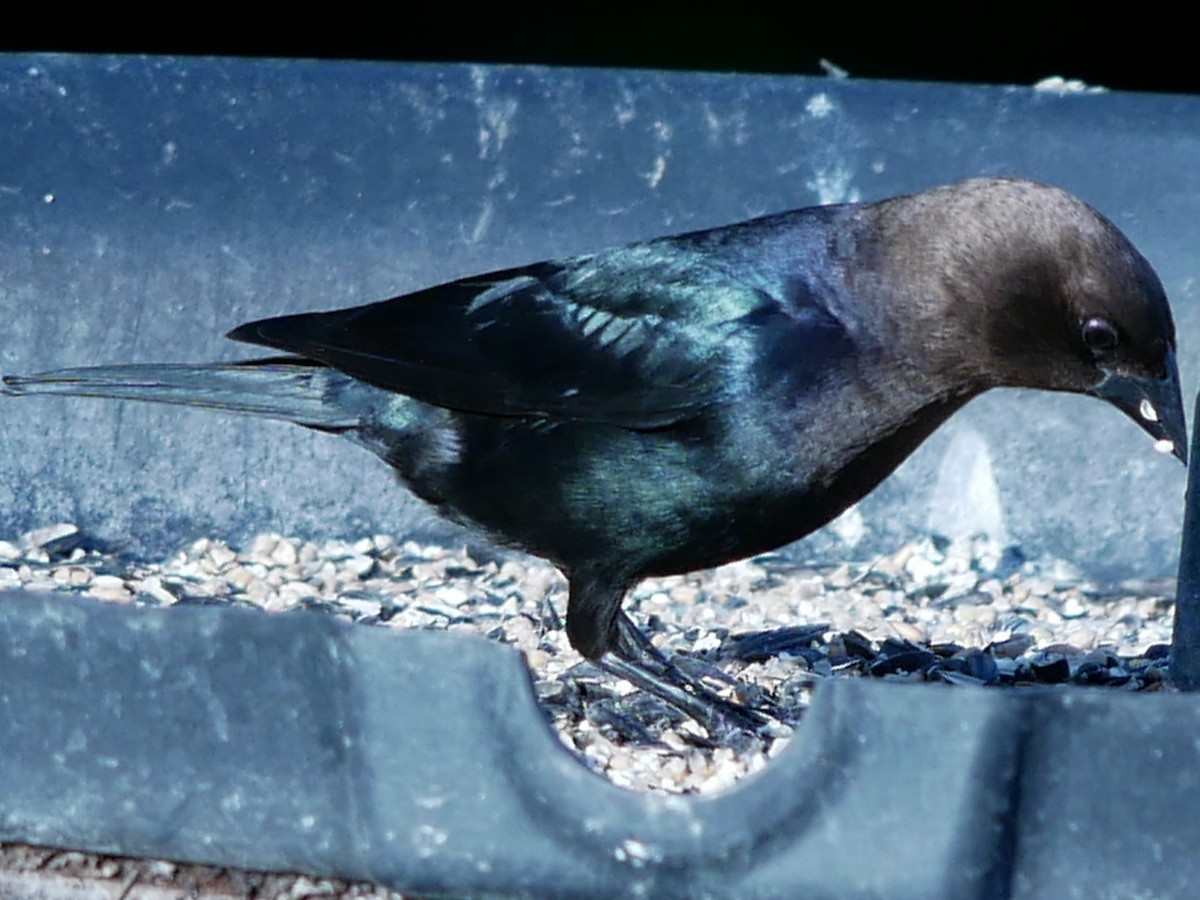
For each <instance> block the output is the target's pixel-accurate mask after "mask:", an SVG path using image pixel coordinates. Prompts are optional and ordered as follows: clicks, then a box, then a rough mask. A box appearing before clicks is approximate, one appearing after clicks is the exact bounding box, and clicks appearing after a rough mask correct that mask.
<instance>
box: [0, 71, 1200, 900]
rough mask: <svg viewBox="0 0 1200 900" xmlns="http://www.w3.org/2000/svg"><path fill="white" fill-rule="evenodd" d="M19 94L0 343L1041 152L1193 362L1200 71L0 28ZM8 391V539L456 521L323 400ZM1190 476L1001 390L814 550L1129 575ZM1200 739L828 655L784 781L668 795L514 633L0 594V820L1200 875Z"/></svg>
mask: <svg viewBox="0 0 1200 900" xmlns="http://www.w3.org/2000/svg"><path fill="white" fill-rule="evenodd" d="M0 85H3V87H2V88H0V134H3V135H4V141H3V142H0V240H2V243H0V247H3V254H4V257H3V263H2V264H0V309H2V311H3V315H4V317H5V323H6V327H5V339H4V341H3V346H2V348H0V362H2V363H3V366H2V368H3V370H4V371H8V372H25V371H36V370H44V369H49V368H55V367H61V366H79V365H92V364H102V363H109V362H131V361H181V362H186V361H207V360H211V359H217V358H224V359H235V358H240V357H242V356H245V355H248V354H247V353H246V349H245V348H240V347H237V346H235V345H232V344H230V343H228V342H225V341H223V340H222V338H221V335H222V334H223V333H224V332H225V331H226V330H227V329H229V328H230V327H232V326H234V325H236V324H238V323H240V322H242V321H245V320H247V319H250V318H254V317H259V316H268V315H273V314H278V313H284V312H289V311H299V310H305V309H319V308H332V307H338V306H346V305H351V304H355V303H365V302H368V301H371V300H377V299H382V298H384V297H387V296H391V295H394V294H398V293H402V292H404V291H408V290H412V289H415V288H418V287H422V286H425V285H429V284H433V283H435V282H439V281H444V280H448V279H452V278H455V277H457V276H462V275H468V274H472V273H475V272H480V271H485V270H489V269H496V268H501V267H507V266H512V265H517V264H520V263H525V262H531V261H535V260H539V259H543V258H548V257H555V256H561V255H565V254H569V253H575V252H582V251H587V250H591V249H595V248H598V247H601V246H605V245H608V244H612V243H617V242H622V241H628V240H634V239H638V238H646V237H650V236H655V235H661V234H666V233H671V232H677V231H683V230H687V229H694V228H698V227H702V226H706V225H717V224H722V223H726V222H730V221H734V220H738V219H743V218H747V217H749V216H753V215H756V214H759V213H765V212H768V211H772V210H780V209H786V208H792V207H797V206H805V205H811V204H814V203H828V202H837V201H843V200H857V199H863V200H868V199H873V198H879V197H883V196H887V195H891V194H896V193H901V192H907V191H913V190H918V189H921V188H925V187H928V186H931V185H934V184H937V183H943V182H948V181H953V180H956V179H959V178H964V177H968V176H974V175H980V174H1014V175H1021V176H1026V177H1032V178H1036V179H1041V180H1044V181H1048V182H1052V183H1055V184H1058V185H1061V186H1063V187H1065V188H1067V189H1069V190H1071V191H1073V192H1075V193H1077V194H1079V195H1080V196H1082V197H1083V198H1084V199H1086V200H1088V201H1089V202H1091V203H1092V204H1093V205H1094V206H1096V207H1097V208H1099V209H1100V210H1101V211H1102V212H1104V213H1105V214H1106V215H1108V216H1109V217H1110V218H1111V219H1113V220H1114V221H1115V222H1116V223H1117V225H1118V226H1119V227H1120V228H1121V229H1122V230H1124V231H1125V232H1126V233H1127V234H1128V235H1129V236H1130V237H1131V238H1132V239H1133V241H1134V242H1135V243H1136V244H1137V245H1138V247H1139V248H1140V249H1141V250H1142V251H1143V253H1144V254H1145V255H1146V256H1147V257H1148V258H1149V259H1150V260H1151V262H1152V263H1153V264H1154V266H1155V267H1156V268H1157V270H1158V272H1159V273H1160V275H1161V276H1162V278H1163V281H1164V283H1165V285H1166V287H1167V291H1168V293H1169V294H1170V296H1171V298H1172V301H1173V304H1174V309H1175V313H1176V320H1177V324H1178V326H1179V331H1180V336H1181V346H1180V367H1181V370H1182V374H1183V381H1184V388H1185V392H1187V393H1188V394H1189V395H1190V394H1191V392H1192V391H1193V390H1194V385H1195V378H1196V374H1197V354H1198V353H1200V350H1197V346H1196V344H1195V343H1194V342H1193V341H1192V340H1191V336H1192V335H1194V334H1195V333H1196V330H1197V325H1200V321H1198V319H1200V309H1198V307H1197V302H1196V291H1197V287H1196V285H1197V283H1198V276H1200V263H1198V262H1197V257H1196V254H1195V252H1194V248H1195V247H1196V246H1197V245H1198V244H1200V240H1198V238H1200V235H1198V234H1197V232H1198V231H1200V167H1198V166H1196V165H1195V161H1196V160H1197V159H1198V158H1200V100H1196V99H1192V98H1185V97H1169V96H1135V95H1128V94H1125V95H1122V94H1109V93H1081V94H1065V95H1063V94H1058V93H1052V92H1039V91H1035V90H1032V89H1030V88H980V87H966V86H932V85H920V84H891V83H875V82H857V81H853V80H849V81H846V80H827V79H810V78H778V77H765V76H736V75H697V74H659V73H652V72H612V71H599V70H593V71H570V70H565V71H564V70H550V69H535V68H482V67H466V66H461V67H460V66H397V65H372V64H361V63H345V64H343V63H310V62H250V61H228V60H176V59H152V60H146V59H127V58H118V59H113V58H101V57H40V56H39V57H32V56H23V57H5V58H0ZM2 406H3V410H4V423H5V428H4V429H3V431H2V432H0V442H2V444H3V447H2V452H0V517H2V518H3V522H2V524H3V532H4V533H8V534H10V535H12V534H15V533H18V532H20V531H22V530H25V529H28V528H31V527H34V526H36V525H42V524H46V523H48V522H52V521H55V520H60V519H69V520H72V521H75V522H78V523H79V524H80V525H81V526H82V527H84V528H85V529H86V530H87V531H88V532H89V533H90V534H92V535H95V536H96V537H98V538H101V539H104V540H108V541H111V542H113V543H117V544H121V545H124V546H125V547H126V548H127V549H128V551H129V552H131V553H150V552H157V551H162V550H164V549H169V548H174V547H177V546H178V545H180V544H182V543H184V542H185V541H187V540H189V539H191V538H193V537H196V536H199V535H202V534H217V535H220V536H223V537H227V538H229V539H232V540H240V539H242V538H244V537H246V536H248V535H250V534H252V533H255V532H258V531H263V530H279V531H284V532H288V533H293V534H297V535H300V536H303V537H345V536H350V535H358V534H361V533H362V532H363V531H384V532H391V533H398V534H404V535H406V536H419V537H430V536H437V537H443V538H445V537H447V536H450V535H451V534H452V532H451V530H450V527H449V526H447V525H445V524H444V523H441V522H440V521H439V520H437V519H435V518H433V517H432V516H431V514H430V513H429V512H428V511H427V510H426V509H425V508H424V507H423V506H422V505H421V504H419V503H418V502H417V501H416V500H414V499H413V498H411V497H409V496H407V495H406V494H405V493H404V492H403V491H402V490H401V489H400V488H399V487H390V488H389V489H387V490H381V489H380V485H382V484H389V485H390V484H391V482H392V479H391V477H390V474H389V473H388V472H387V470H386V468H385V467H384V465H383V464H382V463H381V462H379V461H378V460H376V459H374V458H372V457H370V456H369V455H367V454H365V453H363V452H362V451H361V450H358V449H356V448H354V447H352V446H350V445H348V444H345V443H343V442H340V441H338V440H336V439H333V438H330V437H327V436H323V435H317V434H312V433H309V432H306V431H303V430H301V429H298V428H295V427H290V426H286V425H282V424H276V423H270V422H261V421H250V420H243V419H237V418H223V417H220V416H216V415H213V414H211V413H208V412H200V411H189V410H182V409H168V408H161V407H153V406H139V405H135V404H121V403H112V402H99V401H89V400H77V401H76V400H51V399H41V400H38V401H36V402H34V401H12V402H4V403H3V404H2ZM1183 484H1184V472H1183V469H1182V468H1181V467H1180V466H1179V465H1178V463H1176V462H1175V461H1174V460H1172V459H1170V458H1167V457H1160V456H1157V455H1155V454H1153V452H1152V451H1151V448H1150V446H1149V444H1148V442H1147V441H1146V438H1145V436H1144V435H1143V434H1141V432H1140V431H1139V430H1138V429H1137V428H1136V426H1134V425H1133V424H1132V423H1130V422H1128V421H1126V420H1124V419H1122V418H1121V417H1120V416H1118V415H1116V414H1114V413H1113V411H1112V410H1111V409H1108V408H1105V407H1104V406H1103V405H1102V404H1100V403H1097V402H1095V401H1090V400H1087V399H1084V398H1078V397H1067V396H1048V395H1035V394H1029V393H1022V392H1017V391H1010V392H995V393H993V394H991V395H989V396H986V397H984V398H982V399H980V400H978V401H975V402H973V403H972V404H970V405H969V407H968V408H967V409H965V410H964V411H963V412H961V413H960V414H958V415H957V416H955V417H954V419H953V420H952V421H951V422H950V423H949V424H948V425H947V426H946V427H945V428H943V429H942V430H941V431H940V432H939V433H938V434H937V435H935V437H934V438H933V439H932V440H930V441H929V442H928V444H927V445H926V446H925V447H924V448H922V450H921V451H919V452H918V453H917V455H916V456H915V457H914V458H913V459H912V460H910V461H909V462H908V463H906V464H905V465H904V466H903V467H902V468H901V470H900V471H899V472H897V473H896V475H895V476H894V477H893V478H891V479H890V480H889V481H888V482H886V483H885V484H884V485H883V486H882V487H881V488H880V489H879V490H877V491H876V492H875V493H874V494H873V495H872V496H871V497H870V498H868V499H867V500H865V501H864V502H863V503H862V504H861V506H860V508H859V509H858V510H857V511H856V512H855V513H853V514H851V517H850V518H849V519H846V520H843V521H841V522H839V523H835V524H834V525H833V526H831V527H830V528H827V529H826V530H825V531H824V532H822V533H820V534H819V535H816V536H814V537H812V538H810V539H808V540H807V541H805V542H803V543H802V544H800V545H798V547H797V549H796V552H797V553H800V554H803V555H805V556H823V557H825V558H830V559H832V558H843V557H845V556H846V555H849V554H853V555H855V556H861V555H864V554H866V553H868V552H871V551H872V550H874V549H888V548H894V547H895V546H896V544H898V543H899V542H900V541H902V540H904V539H906V538H910V537H912V536H913V535H915V534H919V533H924V532H927V531H928V530H930V529H932V530H935V531H940V532H942V533H946V534H949V535H954V534H955V533H963V532H975V531H988V532H989V533H991V534H992V535H993V536H997V537H1002V536H1007V537H1008V538H1010V539H1011V540H1013V541H1014V542H1018V543H1020V544H1021V545H1022V546H1023V547H1024V548H1025V549H1026V550H1027V551H1028V552H1030V553H1035V554H1036V553H1039V552H1047V553H1051V554H1054V555H1056V556H1060V557H1064V558H1066V559H1069V560H1071V561H1073V562H1075V563H1077V564H1078V565H1080V566H1081V567H1082V568H1083V569H1084V571H1085V572H1086V573H1087V574H1089V575H1090V576H1092V577H1093V578H1096V579H1098V580H1116V579H1120V578H1125V577H1133V576H1139V577H1154V576H1162V575H1169V574H1171V573H1172V572H1173V571H1174V569H1175V566H1176V563H1177V559H1178V549H1179V534H1180V524H1181V520H1182V494H1183ZM964 497H969V498H970V502H963V501H962V498H964ZM451 648H452V649H451ZM250 685H252V686H253V687H252V688H249V687H248V686H250ZM449 709H457V710H461V715H453V716H451V715H446V711H447V710H449ZM1198 747H1200V707H1198V706H1197V705H1196V702H1195V699H1194V698H1192V697H1189V696H1179V695H1175V696H1167V695H1158V696H1131V695H1124V694H1120V693H1118V692H1087V691H1078V690H1068V691H1048V692H1000V691H975V690H947V689H938V688H912V687H902V686H897V685H887V684H879V683H865V682H849V681H847V682H834V683H830V684H827V685H824V686H823V688H822V689H821V690H820V691H819V692H818V695H817V698H816V701H815V703H814V706H813V707H812V709H811V711H810V712H809V714H808V716H807V718H806V720H805V721H804V723H803V724H802V726H801V728H800V729H799V731H798V734H797V737H796V738H795V739H794V741H793V744H792V746H790V747H789V748H788V750H787V751H786V752H785V753H784V754H783V755H782V756H781V757H780V758H779V759H778V760H776V761H775V762H774V763H773V764H772V765H771V766H770V767H769V768H768V770H767V771H766V772H765V773H762V774H761V775H760V776H758V777H755V778H750V779H747V780H746V781H745V782H743V783H742V784H741V785H739V786H738V787H737V788H736V789H735V790H733V791H731V792H729V793H728V794H725V795H722V796H717V797H711V798H666V797H655V796H639V795H634V794H629V793H625V792H622V791H620V790H618V789H616V788H614V787H612V786H611V785H608V784H606V783H605V782H603V781H602V780H601V779H598V778H597V777H595V776H593V775H591V774H590V773H588V772H586V771H585V770H584V769H583V768H582V767H581V766H579V765H578V764H577V763H576V762H575V761H574V760H573V759H572V758H571V757H570V756H569V755H568V754H567V753H566V752H565V751H564V750H563V749H562V748H561V747H560V746H558V745H557V742H556V741H555V740H554V739H553V738H552V736H551V735H550V734H549V732H548V730H547V728H546V727H545V725H544V723H543V721H542V720H541V718H540V716H539V714H538V712H537V710H536V707H535V704H534V700H533V698H532V694H531V692H530V690H529V684H528V678H527V675H526V673H525V671H524V669H523V667H522V666H521V664H520V662H519V660H518V658H517V657H516V656H515V655H514V654H513V653H512V652H511V651H509V650H507V649H505V648H503V647H500V646H498V645H494V644H490V643H488V642H486V641H482V640H469V639H464V638H462V637H455V636H449V635H434V634H395V633H390V632H385V631H384V630H373V629H367V628H350V627H347V626H343V625H341V624H339V623H336V622H334V621H331V620H329V619H327V618H322V617H320V616H318V615H316V614H296V615H287V616H276V617H270V616H267V615H265V614H256V613H251V612H246V611H239V610H233V609H221V608H190V609H189V608H180V609H171V610H142V609H132V608H118V607H113V606H105V605H101V604H96V603H90V602H84V601H78V600H73V599H70V598H65V597H58V596H52V597H38V596H30V595H23V594H20V593H8V594H4V595H0V755H2V763H3V764H2V765H0V840H21V841H27V842H32V843H42V844H50V845H56V846H65V847H75V848H82V849H92V850H102V851H111V852H119V853H125V854H134V855H148V856H168V857H172V858H177V859H184V860H199V861H206V862H212V863H218V864H223V865H237V866H247V867H254V868H264V869H283V870H302V871H306V872H310V873H315V874H336V875H342V876H346V877H352V878H371V879H375V880H377V881H380V882H383V883H385V884H389V885H392V886H394V887H396V888H399V889H402V890H405V891H411V892H417V893H428V894H460V895H461V894H468V895H482V894H487V895H492V894H495V895H519V896H538V897H542V896H563V897H611V896H639V895H640V896H647V897H651V896H652V897H700V896H738V897H773V896H804V897H813V898H816V897H835V896H836V897H842V898H856V897H864V898H865V897H886V898H901V897H914V898H922V900H930V898H939V897H945V898H955V900H960V898H971V897H978V898H999V897H1015V898H1033V897H1055V898H1057V897H1063V896H1086V897H1106V896H1113V897H1116V896H1121V897H1125V896H1135V895H1137V896H1156V897H1181V896H1190V894H1189V893H1188V891H1189V890H1194V885H1195V884H1196V883H1200V856H1197V855H1196V854H1195V852H1194V849H1195V847H1196V846H1198V845H1200V825H1198V824H1197V822H1196V820H1195V818H1194V817H1193V816H1190V815H1189V811H1190V810H1192V809H1194V808H1195V806H1196V804H1197V801H1198V799H1200V775H1197V773H1198V772H1200V750H1198V749H1197V748H1198ZM1114 892H1115V893H1114Z"/></svg>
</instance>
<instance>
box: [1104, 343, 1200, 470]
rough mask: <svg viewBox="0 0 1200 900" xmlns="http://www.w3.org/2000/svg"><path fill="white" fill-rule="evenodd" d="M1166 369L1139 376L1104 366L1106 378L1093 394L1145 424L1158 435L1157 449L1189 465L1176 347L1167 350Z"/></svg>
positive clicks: (1155, 440)
mask: <svg viewBox="0 0 1200 900" xmlns="http://www.w3.org/2000/svg"><path fill="white" fill-rule="evenodd" d="M1166 370H1167V371H1166V374H1165V375H1163V377H1162V378H1139V377H1137V376H1135V375H1122V374H1120V373H1119V372H1114V371H1112V370H1111V369H1103V370H1102V371H1103V372H1104V377H1103V378H1102V379H1101V380H1100V382H1099V383H1098V384H1097V385H1096V386H1095V387H1093V388H1092V393H1093V394H1095V395H1096V396H1097V397H1099V398H1100V399H1101V400H1107V401H1108V402H1109V403H1111V404H1112V405H1113V406H1115V407H1116V408H1117V409H1119V410H1121V411H1122V412H1123V413H1125V415H1127V416H1129V418H1131V419H1133V421H1135V422H1137V423H1138V424H1139V425H1140V426H1142V430H1143V431H1145V432H1146V433H1147V434H1149V435H1150V437H1152V438H1154V446H1155V448H1156V449H1158V450H1161V451H1162V452H1163V453H1171V454H1173V455H1174V456H1175V457H1176V458H1177V459H1178V460H1179V461H1180V462H1181V463H1183V464H1184V465H1185V466H1186V465H1187V423H1186V422H1185V421H1184V418H1183V394H1182V392H1181V391H1180V390H1179V370H1178V369H1177V368H1176V366H1175V351H1173V350H1169V351H1167V360H1166Z"/></svg>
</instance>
